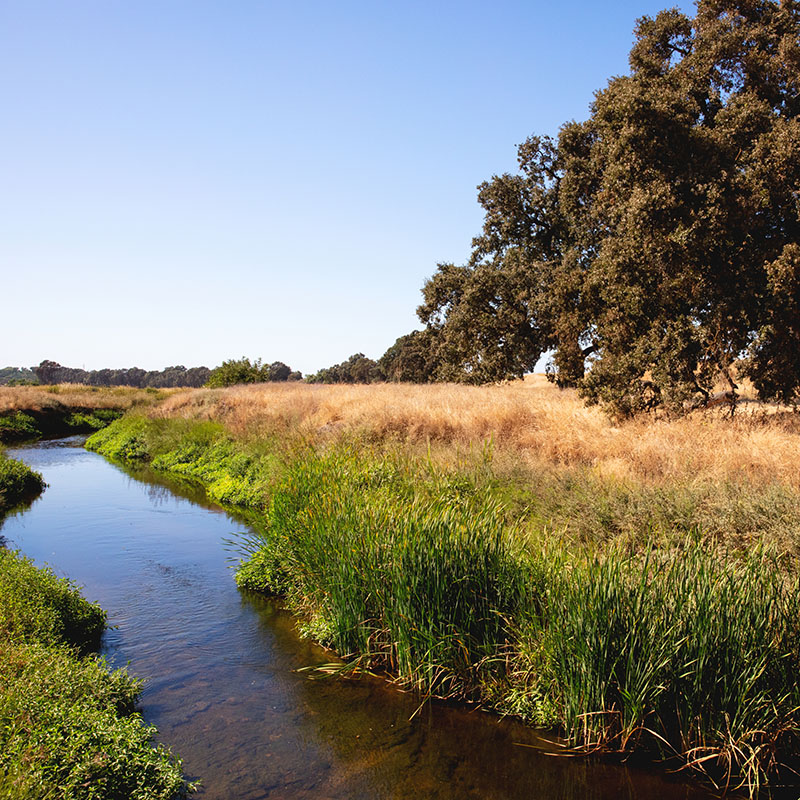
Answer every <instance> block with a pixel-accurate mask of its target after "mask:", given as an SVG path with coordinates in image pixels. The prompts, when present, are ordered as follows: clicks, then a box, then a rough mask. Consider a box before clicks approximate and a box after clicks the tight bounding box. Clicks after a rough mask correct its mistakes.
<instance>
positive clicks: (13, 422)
mask: <svg viewBox="0 0 800 800" xmlns="http://www.w3.org/2000/svg"><path fill="white" fill-rule="evenodd" d="M41 435H42V433H41V431H40V430H39V429H38V428H37V427H36V420H35V419H34V418H33V417H32V416H30V415H29V414H24V413H23V412H22V411H16V412H14V413H13V414H11V413H8V414H2V415H0V441H4V440H5V441H8V440H9V439H35V438H36V437H37V436H41Z"/></svg>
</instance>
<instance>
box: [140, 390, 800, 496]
mask: <svg viewBox="0 0 800 800" xmlns="http://www.w3.org/2000/svg"><path fill="white" fill-rule="evenodd" d="M755 407H756V404H755V403H754V402H753V401H752V400H751V401H750V409H749V413H744V414H741V413H740V414H738V415H737V416H736V417H735V418H734V419H733V420H731V419H729V418H727V417H726V415H725V412H724V410H723V409H715V410H709V411H704V412H694V413H692V414H690V415H688V416H686V417H684V418H682V419H675V420H667V419H662V420H654V419H652V418H647V419H641V420H634V421H630V422H625V423H621V424H614V423H613V422H611V421H610V420H609V419H608V418H607V417H606V416H605V415H604V414H603V413H602V412H601V411H600V410H598V409H597V408H586V407H585V406H584V405H583V403H582V401H581V400H580V399H579V398H578V397H577V395H576V394H575V392H573V391H569V390H566V391H562V390H559V389H557V388H555V387H554V386H553V385H551V384H549V383H548V382H547V381H546V380H545V379H544V377H542V376H531V377H529V378H528V379H526V380H525V381H519V382H516V383H511V384H507V385H502V386H484V387H470V386H459V385H450V384H434V385H429V386H417V385H406V384H373V385H371V386H349V385H333V386H325V385H309V384H298V383H284V384H257V385H248V386H237V387H232V388H229V389H197V390H183V391H177V392H175V393H174V394H172V395H171V396H170V397H168V398H167V399H166V400H165V401H164V402H162V403H160V404H159V405H158V406H157V407H155V408H154V409H153V410H152V411H151V413H152V414H154V415H156V416H164V417H184V418H189V419H214V420H218V421H220V422H221V423H223V424H224V425H225V426H226V427H227V428H228V429H230V430H231V432H232V433H234V434H235V435H237V436H262V435H268V434H270V433H273V432H280V431H284V432H286V431H296V432H299V433H300V434H302V435H304V436H306V437H309V438H319V437H324V436H328V435H338V434H342V433H345V432H348V431H353V432H357V433H360V434H366V435H367V436H369V437H370V438H372V439H376V440H382V439H389V438H399V439H402V440H404V441H410V442H415V443H423V444H426V443H428V442H432V443H434V444H436V443H441V444H458V445H468V444H476V443H480V442H483V441H485V440H486V439H488V438H489V437H490V436H491V437H493V439H494V441H495V443H496V445H497V446H498V450H501V451H502V452H503V456H504V458H505V459H512V460H519V461H521V462H522V463H523V464H527V465H529V466H534V465H543V464H544V465H549V466H555V467H570V466H580V467H588V468H590V469H591V470H593V471H595V472H596V473H597V475H598V477H601V478H605V479H609V480H617V481H622V482H627V481H628V480H632V481H637V482H645V483H660V482H662V481H665V480H669V481H674V480H678V481H682V482H685V481H691V482H695V481H701V482H708V481H712V482H718V481H732V482H737V483H738V482H745V481H747V482H751V483H756V484H763V483H782V484H784V485H789V486H792V487H795V488H800V470H798V461H800V416H798V415H795V414H791V413H788V412H784V413H772V414H767V413H756V412H754V411H753V408H755Z"/></svg>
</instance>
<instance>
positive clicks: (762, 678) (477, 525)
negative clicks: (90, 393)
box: [89, 417, 800, 793]
mask: <svg viewBox="0 0 800 800" xmlns="http://www.w3.org/2000/svg"><path fill="white" fill-rule="evenodd" d="M89 447H90V448H92V449H95V450H98V451H99V452H101V453H104V454H106V455H109V456H111V457H115V458H122V459H126V460H128V461H131V460H134V461H140V462H148V463H150V464H151V466H153V467H154V468H156V469H160V470H162V471H164V472H167V473H170V474H172V475H180V476H183V477H185V478H190V479H193V480H197V481H199V482H200V483H202V484H204V485H206V486H208V487H209V488H210V489H211V493H212V495H213V496H214V497H215V498H216V499H219V500H221V501H223V502H225V501H227V502H234V503H239V504H241V505H244V506H248V507H250V508H253V509H259V510H260V516H261V523H262V524H260V525H259V531H260V532H259V533H258V534H255V535H253V536H251V537H249V538H248V539H247V540H244V541H243V551H244V552H245V553H246V558H244V559H243V563H242V564H241V566H240V568H239V570H238V573H237V582H238V583H239V585H240V586H241V587H243V588H246V589H249V590H255V591H260V592H269V593H275V594H280V595H282V596H284V597H285V598H286V600H287V602H288V604H289V606H290V607H291V608H292V609H293V610H294V611H295V612H296V613H298V615H299V616H300V618H301V620H302V621H303V622H302V624H303V625H304V628H305V631H306V632H307V633H308V634H309V635H311V636H313V637H314V638H316V639H317V640H319V641H321V642H323V643H325V644H327V645H330V646H332V647H333V648H335V649H336V650H337V651H338V652H339V653H340V654H341V655H342V656H343V657H344V658H345V659H348V660H349V661H350V662H351V664H353V665H358V666H360V667H362V668H382V669H386V670H388V671H389V673H391V674H392V675H394V676H396V679H397V680H398V681H400V682H401V683H402V684H403V685H405V686H407V687H413V688H416V689H418V690H419V691H420V692H422V693H423V695H424V696H440V697H441V696H446V697H462V698H469V699H473V700H478V701H481V702H484V703H486V704H489V705H492V706H493V707H495V708H497V709H498V710H500V711H503V712H509V713H514V714H518V715H520V716H522V717H524V718H526V719H528V720H530V721H532V722H534V723H536V724H538V725H546V726H552V727H553V728H555V729H557V730H558V731H560V732H561V733H562V734H563V735H564V736H565V737H566V738H567V739H568V741H569V742H570V743H571V745H572V746H573V747H575V748H576V749H577V750H579V751H588V752H594V751H603V752H608V751H615V752H622V753H625V752H631V751H634V750H635V751H643V752H647V753H649V754H650V755H652V756H654V757H656V758H666V759H669V760H672V761H673V762H674V763H678V764H682V765H683V766H685V767H691V768H694V769H697V770H699V771H702V772H703V773H704V774H705V775H706V776H707V777H708V778H710V779H711V780H713V781H714V782H716V783H717V785H720V786H730V785H737V784H742V785H744V786H746V787H748V788H749V789H750V790H751V791H752V792H753V793H755V792H757V790H758V789H759V787H760V786H763V785H767V784H770V783H775V782H779V781H781V780H783V779H784V778H786V776H787V775H789V774H790V773H789V770H790V769H796V768H797V767H798V766H800V765H799V764H798V763H796V762H797V760H798V759H797V755H796V754H797V753H798V752H800V688H799V687H798V684H797V681H796V675H797V674H798V672H799V671H800V584H798V576H797V574H796V572H795V571H794V566H793V561H792V560H791V559H788V558H781V557H779V555H778V550H777V549H776V548H774V547H761V548H754V547H753V546H752V545H751V544H748V543H747V542H746V541H745V540H744V538H740V537H736V536H734V537H732V538H731V539H730V540H728V541H727V542H725V541H724V540H722V539H721V538H720V537H718V536H709V535H707V534H706V533H704V532H702V531H701V529H700V528H698V527H697V526H696V524H694V523H695V520H696V517H697V516H698V511H697V509H699V508H701V507H702V505H703V502H706V501H708V502H711V500H712V499H713V501H714V502H717V503H718V504H719V507H720V508H723V507H724V505H725V499H724V497H725V493H724V492H723V493H722V495H723V496H722V498H719V497H718V498H710V497H708V496H706V495H705V494H703V493H704V492H705V491H706V490H705V489H703V488H702V487H701V488H700V489H698V490H697V491H699V492H700V495H697V496H695V495H692V494H691V492H692V488H691V487H688V486H684V487H672V488H671V489H670V488H669V487H667V488H665V489H663V492H664V493H665V495H664V496H665V497H666V498H667V499H666V500H665V499H663V498H661V499H659V495H657V494H655V493H653V494H650V495H644V494H641V493H642V492H644V489H643V488H642V487H639V491H640V495H639V496H638V497H637V489H636V487H635V486H628V487H627V488H625V489H624V491H623V490H622V489H621V488H620V487H619V485H618V484H617V485H615V484H606V485H603V484H602V483H601V482H599V480H598V482H597V483H596V484H595V485H594V486H595V487H596V488H597V489H598V495H599V496H598V497H596V498H594V500H593V501H592V500H591V497H592V493H591V491H590V487H589V486H588V483H587V481H588V478H587V477H586V476H584V478H583V481H581V480H580V479H579V478H580V475H579V474H578V473H575V474H574V475H573V476H572V480H573V482H574V485H573V486H572V487H571V488H570V486H568V485H567V483H565V481H567V478H565V477H564V474H562V475H561V478H560V479H559V480H560V481H561V482H559V481H558V480H556V479H555V478H552V477H551V478H548V477H547V476H546V475H538V476H532V475H530V474H528V475H526V476H524V479H523V476H522V475H516V476H515V475H513V474H512V473H510V472H509V473H507V474H498V473H497V472H496V471H495V469H494V468H493V464H492V458H493V456H492V451H491V448H490V447H486V448H484V450H483V451H482V452H480V453H473V454H463V455H462V456H461V457H460V458H459V459H457V460H456V463H451V464H450V465H449V466H443V465H442V464H441V463H439V462H438V461H437V459H436V458H435V457H434V456H433V455H432V454H431V453H430V452H429V453H428V454H427V455H426V454H424V453H420V452H414V451H412V450H411V449H410V448H405V449H403V448H401V447H399V446H398V447H392V446H388V445H386V443H384V444H383V445H382V446H380V447H378V446H373V445H370V444H369V442H368V441H367V440H364V439H362V440H358V439H355V438H353V437H351V438H350V439H349V440H347V439H346V438H342V439H340V440H338V441H328V442H327V443H326V444H324V445H323V444H319V445H316V446H312V445H310V444H307V443H306V444H304V443H302V442H291V443H289V442H284V443H281V442H278V441H271V442H266V443H265V442H263V441H249V442H248V441H243V440H236V439H234V438H233V437H232V436H231V435H230V434H229V433H227V432H226V431H225V429H224V428H222V427H221V426H219V425H216V424H215V423H208V422H201V423H196V422H188V421H185V420H165V419H158V420H148V419H145V418H136V417H126V418H123V419H122V420H120V421H118V422H116V423H114V424H113V425H111V426H110V427H108V428H106V429H104V430H102V431H100V432H98V433H97V434H95V435H94V436H93V437H92V438H91V439H90V440H89ZM532 479H533V480H534V491H530V490H529V491H528V494H527V495H526V494H525V490H524V485H525V480H532ZM548 481H549V483H548ZM615 486H616V488H615ZM570 491H572V492H573V496H572V499H571V500H570ZM787 491H788V490H787ZM615 492H616V494H615ZM653 492H655V490H653ZM730 492H732V493H733V494H732V495H731V497H729V498H728V500H729V501H730V503H732V504H733V506H735V505H736V503H741V502H743V501H744V497H745V495H746V491H745V489H744V488H741V487H740V488H739V489H736V490H734V489H733V488H731V489H730ZM619 494H621V495H622V499H620V498H619V497H617V495H619ZM526 497H527V500H528V505H526V503H525V499H526ZM615 497H616V498H617V499H614V498H615ZM687 497H688V499H687ZM548 498H551V499H548ZM553 498H556V499H553ZM558 498H560V499H558ZM576 498H577V499H576ZM680 498H683V500H682V501H681V500H680ZM731 498H732V499H731ZM653 503H655V504H656V506H658V505H659V504H660V505H661V508H660V509H659V508H658V507H655V508H654V507H653ZM604 504H605V506H606V515H605V517H603V515H602V514H601V513H600V512H601V511H602V507H603V505H604ZM733 506H732V507H733ZM788 507H789V506H786V508H788ZM786 508H784V511H785V510H786ZM680 510H682V513H678V512H679V511H680ZM729 510H730V509H729ZM750 513H752V514H755V515H758V514H762V513H766V512H763V510H762V511H759V505H758V503H757V502H755V501H752V502H751V505H750ZM787 513H788V512H787ZM626 515H627V516H626ZM623 518H625V519H627V522H626V526H628V527H629V531H628V527H621V526H620V520H621V519H623ZM603 519H605V521H606V522H605V523H603ZM589 520H594V527H593V528H590V529H588V530H587V529H586V526H587V525H588V521H589ZM598 520H599V521H598ZM647 520H650V524H649V525H648V524H646V522H647ZM676 522H677V524H674V523H676ZM567 523H569V524H567ZM604 524H605V527H604ZM671 526H672V527H671ZM626 531H628V533H629V535H625V532H626ZM715 541H716V542H717V543H715ZM776 541H778V540H777V539H776Z"/></svg>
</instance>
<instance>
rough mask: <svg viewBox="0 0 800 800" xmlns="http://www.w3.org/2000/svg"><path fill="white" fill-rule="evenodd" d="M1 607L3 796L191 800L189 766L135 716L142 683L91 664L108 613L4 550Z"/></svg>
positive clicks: (67, 584) (0, 562) (100, 662)
mask: <svg viewBox="0 0 800 800" xmlns="http://www.w3.org/2000/svg"><path fill="white" fill-rule="evenodd" d="M0 597H2V598H3V602H2V603H1V604H0V721H2V724H0V796H2V797H4V798H8V799H9V800H17V798H19V800H21V799H22V798H48V799H49V798H52V799H53V800H56V798H57V799H58V800H129V799H130V800H170V799H171V798H177V797H182V796H184V795H185V794H186V791H187V789H188V788H189V787H187V785H186V784H185V782H184V780H183V776H182V772H181V766H180V761H178V760H177V759H176V758H175V757H174V756H172V754H171V753H169V751H167V750H166V749H165V748H163V747H161V746H158V747H154V746H153V744H152V738H153V735H154V733H155V730H154V729H153V728H152V727H150V726H147V725H144V724H143V723H142V720H141V718H140V717H139V716H138V715H137V714H135V713H134V704H135V701H136V698H137V696H138V694H139V691H140V688H141V683H140V682H139V681H137V680H134V679H133V678H131V677H130V676H129V675H128V674H127V672H125V671H124V670H114V671H111V670H109V668H108V667H107V665H106V664H105V662H104V661H103V660H102V659H97V658H95V657H93V656H89V655H83V656H82V655H81V653H86V651H88V650H89V649H90V648H93V647H96V646H97V644H98V643H99V640H100V635H101V634H102V631H103V626H104V624H105V613H104V612H103V611H102V609H100V608H99V606H97V605H95V604H93V603H89V602H87V601H86V600H85V599H83V598H82V597H81V596H80V594H79V592H78V590H77V589H76V588H75V587H74V586H73V585H72V584H71V583H70V582H69V581H66V580H64V579H59V578H57V577H56V576H55V575H54V574H53V573H52V572H51V571H50V570H48V569H38V568H36V567H35V566H34V565H33V564H32V563H31V562H30V561H29V560H28V559H25V558H23V557H21V556H19V555H18V554H16V553H12V552H10V551H8V550H5V549H3V548H0Z"/></svg>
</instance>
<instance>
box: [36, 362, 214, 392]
mask: <svg viewBox="0 0 800 800" xmlns="http://www.w3.org/2000/svg"><path fill="white" fill-rule="evenodd" d="M31 371H32V373H33V375H34V376H35V377H36V381H37V382H38V383H42V384H54V383H78V384H83V385H85V386H134V387H136V388H140V389H142V388H146V387H148V386H151V387H153V388H158V389H163V388H171V387H177V386H188V387H191V386H195V387H196V386H202V385H203V384H204V383H205V382H206V381H207V380H208V378H209V375H211V370H210V369H209V368H208V367H192V368H191V369H187V368H186V367H184V366H183V365H180V364H179V365H177V366H174V367H166V368H165V369H162V370H144V369H140V368H139V367H129V368H127V369H97V370H85V369H79V368H77V367H64V366H62V365H61V364H59V363H57V362H56V361H42V362H41V364H39V366H37V367H31Z"/></svg>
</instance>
